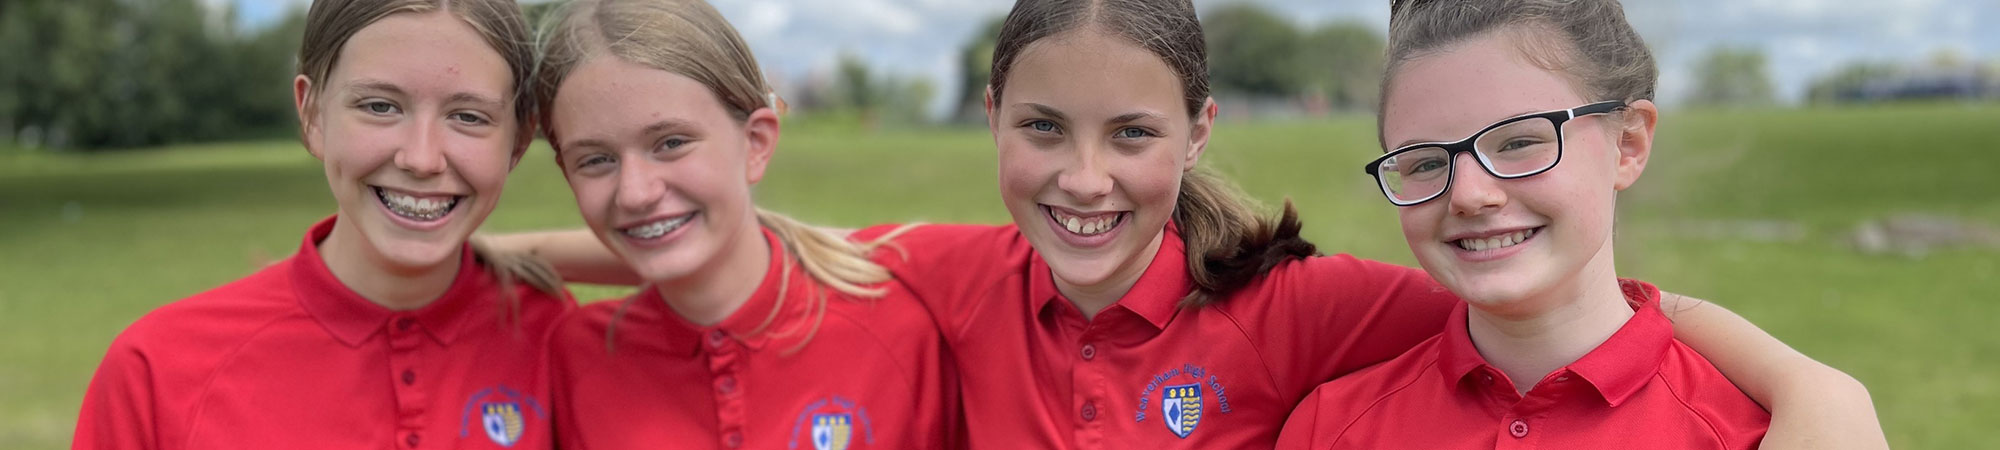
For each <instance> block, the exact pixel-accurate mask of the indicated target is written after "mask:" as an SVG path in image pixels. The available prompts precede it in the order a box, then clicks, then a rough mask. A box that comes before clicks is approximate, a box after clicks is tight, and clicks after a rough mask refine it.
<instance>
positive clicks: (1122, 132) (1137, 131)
mask: <svg viewBox="0 0 2000 450" xmlns="http://www.w3.org/2000/svg"><path fill="white" fill-rule="evenodd" d="M1152 136H1154V134H1153V132H1151V131H1146V129H1144V128H1122V129H1119V130H1118V133H1117V134H1116V135H1115V137H1119V138H1125V139H1138V138H1143V137H1152Z"/></svg>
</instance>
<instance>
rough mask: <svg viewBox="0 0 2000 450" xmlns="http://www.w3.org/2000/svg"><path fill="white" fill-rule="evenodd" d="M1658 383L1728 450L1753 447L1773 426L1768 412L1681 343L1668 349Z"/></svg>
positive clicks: (1672, 343) (1663, 359)
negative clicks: (1745, 446)
mask: <svg viewBox="0 0 2000 450" xmlns="http://www.w3.org/2000/svg"><path fill="white" fill-rule="evenodd" d="M1656 380H1657V381H1658V382H1660V383H1661V384H1662V385H1664V386H1665V387H1666V388H1667V391H1668V392H1669V393H1671V394H1672V395H1673V396H1674V400H1675V401H1676V402H1678V403H1679V404H1680V406H1681V407H1682V408H1684V409H1685V410H1686V411H1687V413H1688V414H1691V415H1693V416H1694V417H1696V418H1699V419H1700V421H1701V422H1702V423H1704V424H1705V425H1706V426H1707V427H1708V428H1709V430H1710V431H1712V432H1714V433H1715V434H1716V438H1717V439H1719V440H1721V441H1722V442H1723V443H1724V444H1725V446H1726V447H1729V448H1738V447H1742V446H1744V445H1746V444H1751V445H1754V443H1755V442H1757V441H1759V440H1761V439H1762V437H1763V435H1764V430H1765V429H1767V428H1768V427H1769V426H1770V421H1771V415H1770V413H1769V412H1767V411H1765V410H1764V408H1763V407H1762V406H1759V405H1758V404H1757V403H1756V401H1754V400H1751V399H1750V396H1749V395H1747V394H1744V393H1743V391H1742V390H1741V389H1738V388H1737V387H1736V385H1735V384H1733V383H1731V382H1730V381H1729V379H1728V378H1725V377H1723V375H1722V372H1721V371H1720V370H1717V369H1716V368H1715V366H1714V365H1713V364H1710V363H1709V362H1708V359H1706V358H1703V357H1702V356H1701V355H1700V354H1698V353H1695V351H1694V349H1692V348H1689V347H1688V346H1687V345H1686V344H1682V343H1681V341H1680V340H1679V339H1675V340H1674V341H1673V342H1671V343H1670V344H1669V345H1668V347H1667V351H1666V355H1665V357H1664V358H1662V359H1661V360H1660V370H1659V374H1658V376H1657V378H1656Z"/></svg>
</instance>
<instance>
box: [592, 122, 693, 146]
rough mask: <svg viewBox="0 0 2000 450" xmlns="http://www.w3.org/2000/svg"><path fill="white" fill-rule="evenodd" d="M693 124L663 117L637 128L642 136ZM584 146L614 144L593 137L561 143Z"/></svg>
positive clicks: (683, 127)
mask: <svg viewBox="0 0 2000 450" xmlns="http://www.w3.org/2000/svg"><path fill="white" fill-rule="evenodd" d="M693 125H694V122H689V121H685V120H681V119H665V120H661V121H658V122H653V123H652V124H651V125H646V128H644V129H641V130H639V134H638V135H639V136H642V137H645V136H653V135H658V134H660V133H663V132H666V131H670V130H676V129H685V128H689V127H692V126H693ZM584 147H601V148H611V147H615V146H613V145H611V141H610V140H606V139H602V138H595V137H593V138H586V139H578V140H574V141H568V142H565V143H563V146H562V148H567V149H578V148H584Z"/></svg>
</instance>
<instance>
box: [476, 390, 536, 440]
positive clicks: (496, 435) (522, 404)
mask: <svg viewBox="0 0 2000 450" xmlns="http://www.w3.org/2000/svg"><path fill="white" fill-rule="evenodd" d="M530 413H533V414H532V415H530ZM475 418H476V420H478V427H479V430H480V431H481V432H483V433H484V434H485V435H486V439H487V440H489V441H493V443H494V444H498V445H500V446H501V447H513V446H514V444H518V443H520V442H521V439H522V438H523V437H526V435H527V433H528V424H529V423H530V422H531V421H535V420H548V418H549V415H548V412H547V411H544V410H542V404H541V403H540V402H537V401H535V398H534V397H532V396H529V395H527V394H523V393H521V392H519V391H515V390H514V389H512V388H509V387H507V386H505V385H500V386H494V387H490V388H486V389H480V390H479V392H476V393H473V394H472V395H471V396H470V397H467V398H466V399H465V408H464V411H463V412H461V413H459V424H458V437H459V439H465V438H468V437H471V436H472V427H473V426H474V425H473V420H475Z"/></svg>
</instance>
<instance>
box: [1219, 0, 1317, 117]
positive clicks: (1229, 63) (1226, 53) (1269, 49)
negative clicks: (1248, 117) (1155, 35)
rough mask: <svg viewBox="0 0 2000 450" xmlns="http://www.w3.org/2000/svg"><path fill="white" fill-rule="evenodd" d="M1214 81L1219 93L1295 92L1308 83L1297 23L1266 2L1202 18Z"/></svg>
mask: <svg viewBox="0 0 2000 450" xmlns="http://www.w3.org/2000/svg"><path fill="white" fill-rule="evenodd" d="M1202 28H1203V31H1204V32H1205V33H1207V35H1208V62H1209V66H1208V68H1209V73H1210V77H1211V78H1210V79H1211V80H1212V81H1213V83H1214V86H1215V89H1216V90H1218V91H1237V92H1244V93H1250V94H1261V95H1291V94H1296V93H1298V92H1299V91H1300V90H1301V88H1302V87H1303V86H1304V84H1305V81H1306V79H1307V78H1308V75H1307V73H1308V72H1307V70H1308V69H1307V67H1306V66H1305V64H1304V63H1303V62H1301V61H1300V59H1299V58H1298V56H1299V52H1300V48H1301V46H1300V35H1299V30H1298V28H1297V27H1294V26H1293V25H1292V24H1291V22H1289V21H1287V20H1285V18H1283V17H1280V16H1278V15H1277V14H1275V13H1272V12H1271V11H1270V10H1268V9H1265V8H1264V7H1262V6H1258V5H1256V4H1252V3H1247V2H1237V3H1231V4H1227V5H1223V6H1220V7H1216V8H1215V9H1213V10H1210V11H1209V13H1208V14H1207V15H1206V16H1204V17H1203V18H1202Z"/></svg>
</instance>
